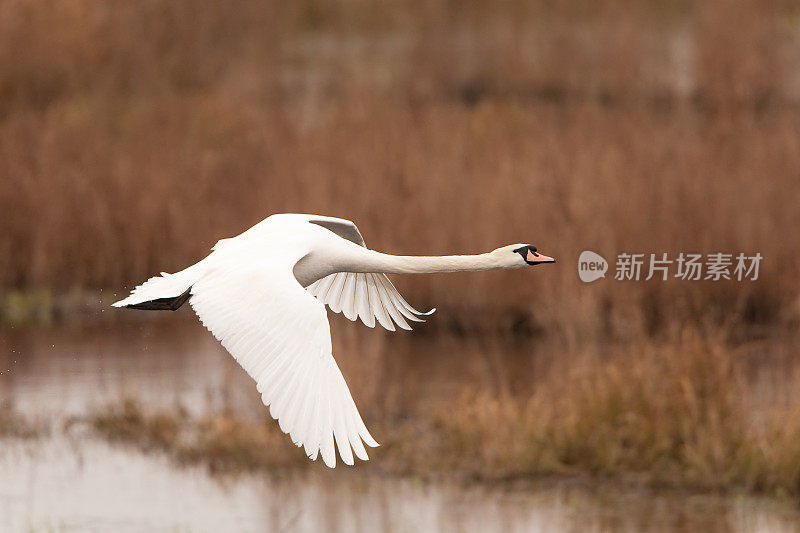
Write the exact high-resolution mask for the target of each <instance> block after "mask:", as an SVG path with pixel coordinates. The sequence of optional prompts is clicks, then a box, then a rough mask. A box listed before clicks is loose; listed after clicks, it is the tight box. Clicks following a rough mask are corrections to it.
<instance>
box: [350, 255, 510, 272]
mask: <svg viewBox="0 0 800 533" xmlns="http://www.w3.org/2000/svg"><path fill="white" fill-rule="evenodd" d="M364 252H365V253H363V254H360V255H361V257H359V258H358V260H357V261H355V262H353V264H352V265H351V267H352V268H353V270H352V271H353V272H382V273H384V274H427V273H436V272H472V271H477V270H495V269H499V268H508V267H507V266H506V265H503V264H501V263H500V262H499V261H498V260H497V257H496V255H494V254H492V253H491V252H489V253H485V254H477V255H442V256H411V255H390V254H384V253H380V252H375V251H373V250H364Z"/></svg>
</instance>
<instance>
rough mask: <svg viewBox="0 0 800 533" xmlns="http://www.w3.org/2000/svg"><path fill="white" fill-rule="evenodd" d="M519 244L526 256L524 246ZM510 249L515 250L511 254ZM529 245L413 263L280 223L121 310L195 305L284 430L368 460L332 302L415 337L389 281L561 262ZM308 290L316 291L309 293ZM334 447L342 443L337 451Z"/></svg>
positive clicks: (344, 228)
mask: <svg viewBox="0 0 800 533" xmlns="http://www.w3.org/2000/svg"><path fill="white" fill-rule="evenodd" d="M515 247H517V248H516V249H514V248H515ZM509 252H512V253H509ZM553 261H554V260H552V259H551V258H549V257H546V256H543V255H541V254H538V253H537V252H536V248H535V247H532V246H530V245H522V244H520V245H511V246H506V247H503V248H498V249H497V250H494V251H492V252H489V253H486V254H479V255H469V256H442V257H411V256H393V255H388V254H382V253H379V252H375V251H372V250H368V249H367V248H366V247H365V244H364V240H363V238H362V237H361V234H360V232H359V231H358V229H357V228H356V226H355V224H353V223H352V222H350V221H347V220H342V219H337V218H331V217H323V216H318V215H297V214H284V215H273V216H271V217H269V218H267V219H265V220H264V221H262V222H260V223H259V224H256V225H255V226H253V227H252V228H250V229H249V230H247V231H245V232H244V233H242V234H240V235H238V236H236V237H233V238H230V239H223V240H221V241H219V242H218V243H217V244H216V245H215V246H214V248H213V251H212V253H211V254H210V255H209V256H207V257H206V258H205V259H203V260H201V261H200V262H198V263H196V264H194V265H192V266H190V267H189V268H186V269H184V270H182V271H180V272H176V273H174V274H167V273H162V274H161V276H156V277H153V278H150V279H149V280H147V281H146V282H145V283H143V284H142V285H140V286H138V287H137V288H136V289H134V290H133V291H132V293H131V295H130V296H128V297H127V298H125V299H123V300H120V301H119V302H116V303H115V304H113V305H114V306H116V307H132V308H138V309H176V308H177V307H180V305H181V304H182V303H184V302H185V301H186V300H187V299H188V301H189V304H190V305H191V307H192V308H193V309H194V310H195V312H196V313H197V315H198V316H199V317H200V320H201V321H202V322H203V324H204V325H205V327H206V328H208V329H209V331H211V333H213V335H214V336H215V337H216V338H217V339H218V340H219V341H220V342H221V343H222V345H223V346H224V347H225V348H226V349H227V350H228V352H230V353H231V355H233V357H234V358H235V359H236V361H237V362H238V363H239V364H240V365H241V366H242V368H244V369H245V371H246V372H247V373H248V374H249V375H250V376H251V377H252V378H253V379H254V380H255V382H256V384H257V388H258V392H259V393H260V394H261V398H262V401H263V402H264V404H265V405H267V406H269V411H270V414H271V415H272V417H273V418H275V419H276V420H278V423H279V425H280V428H281V430H282V431H283V432H285V433H287V434H289V435H290V436H291V438H292V441H293V442H294V443H295V444H296V445H297V446H303V447H304V449H305V453H306V455H308V457H309V458H311V459H316V458H317V456H318V455H321V456H322V459H323V461H324V462H325V464H326V465H328V466H330V467H334V466H335V465H336V453H335V449H338V451H339V456H340V457H341V459H342V461H343V462H344V463H345V464H349V465H351V464H353V462H354V460H353V454H355V456H356V457H358V458H359V459H362V460H365V461H366V460H368V457H367V452H366V449H365V447H364V444H366V445H368V446H373V447H374V446H378V443H377V442H375V440H374V439H373V438H372V436H371V435H370V433H369V431H368V430H367V428H366V426H365V425H364V422H363V420H362V419H361V415H360V414H359V412H358V409H357V408H356V405H355V403H354V401H353V398H352V396H351V394H350V390H349V389H348V387H347V383H345V380H344V377H343V376H342V373H341V371H340V370H339V367H338V366H337V364H336V361H335V360H334V358H333V354H332V350H331V336H330V326H329V324H328V318H327V315H326V312H325V307H324V304H327V305H328V307H329V308H330V309H331V310H332V311H335V312H337V313H338V312H341V313H343V314H344V316H346V317H347V318H349V319H350V320H356V319H360V320H361V321H362V322H363V323H364V324H366V325H367V326H369V327H374V326H375V323H376V320H377V322H378V323H379V324H380V325H381V326H383V327H384V328H386V329H388V330H391V331H394V330H395V324H397V325H398V326H399V327H401V328H403V329H411V326H410V325H409V321H412V322H419V321H422V320H423V319H421V318H420V317H421V316H425V315H428V314H430V313H432V312H433V311H434V310H431V311H429V312H428V313H421V312H419V311H417V310H416V309H414V308H413V307H411V305H409V304H408V302H406V301H405V299H403V297H402V296H400V294H399V293H398V292H397V289H396V288H395V287H394V285H392V283H391V281H389V279H388V278H387V277H386V275H385V273H386V272H389V273H392V272H396V273H421V272H452V271H459V270H489V269H493V268H517V267H522V266H525V265H526V264H539V263H544V262H553ZM304 287H307V289H305V288H304ZM334 443H335V444H334Z"/></svg>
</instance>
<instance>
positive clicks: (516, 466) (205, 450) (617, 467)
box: [91, 332, 800, 496]
mask: <svg viewBox="0 0 800 533" xmlns="http://www.w3.org/2000/svg"><path fill="white" fill-rule="evenodd" d="M569 361H570V363H569V364H562V365H552V366H551V367H550V370H549V371H548V372H547V373H546V375H545V376H543V377H542V379H541V382H539V383H537V384H536V386H535V389H534V392H533V393H532V394H530V395H518V394H513V393H508V394H497V393H490V392H489V391H487V390H480V389H475V388H472V387H466V386H465V387H463V388H462V392H461V393H460V394H455V395H452V396H450V397H449V399H446V400H441V399H439V400H437V401H435V402H434V401H431V398H429V397H425V396H424V395H423V396H415V397H410V398H403V400H401V401H397V403H396V404H391V405H387V404H384V405H383V406H381V407H378V408H376V407H375V405H374V404H372V403H369V401H361V399H359V403H360V404H361V405H362V412H365V413H367V414H366V415H365V418H366V421H367V423H368V425H369V426H370V428H371V430H372V433H373V434H374V435H375V436H376V438H378V440H379V441H380V442H381V444H382V447H381V448H378V449H377V450H373V451H372V452H371V457H372V458H373V460H372V461H370V462H369V463H365V464H362V465H359V466H358V468H367V469H376V470H378V471H388V472H392V473H397V474H413V475H422V476H429V475H434V476H438V475H445V476H453V475H455V476H458V477H463V478H466V479H495V480H500V479H514V478H534V477H540V476H569V477H574V476H589V477H602V478H608V479H614V480H620V481H623V482H635V483H643V484H647V485H653V486H671V487H682V488H691V489H700V490H731V489H742V490H747V491H755V492H765V493H769V494H789V495H793V496H796V495H800V453H798V447H797V441H798V440H797V439H798V437H800V395H799V394H798V393H799V392H800V387H798V385H800V378H798V377H795V376H792V377H790V378H789V379H786V380H784V381H782V382H780V383H781V387H780V390H777V389H778V387H775V390H772V391H768V392H766V393H765V391H764V390H762V388H761V387H760V386H759V385H758V384H757V383H756V382H755V381H754V380H749V379H748V378H747V376H746V372H745V370H746V368H745V366H746V363H745V362H744V361H743V360H742V358H741V357H739V356H737V355H736V354H735V353H734V351H733V350H732V349H731V347H730V346H726V345H724V344H723V343H722V342H721V341H720V340H705V339H703V338H702V337H701V336H699V335H697V334H696V332H687V333H685V334H684V335H683V336H682V337H681V338H680V339H679V340H677V341H675V342H669V343H661V344H648V345H642V346H640V345H629V346H625V347H617V348H616V349H614V350H612V351H610V352H609V353H606V354H599V353H590V352H587V353H583V354H576V355H575V356H574V357H571V358H569ZM769 393H771V394H773V395H774V397H773V398H766V399H765V397H764V396H765V394H769ZM91 423H92V425H93V427H94V428H95V430H96V431H97V432H98V433H99V434H100V435H103V436H104V437H107V438H109V439H111V440H114V441H123V442H127V443H132V444H134V445H136V446H139V447H141V448H143V449H145V450H153V449H157V450H161V451H164V452H166V453H168V454H169V455H171V456H172V457H173V458H174V459H176V460H177V461H179V462H183V463H192V464H195V463H199V464H205V465H208V466H209V468H211V469H212V470H214V471H217V472H231V471H233V472H236V471H258V470H262V471H265V472H273V471H280V470H283V469H286V468H295V467H298V466H304V467H308V468H323V466H322V465H321V464H318V463H310V462H309V461H307V460H306V459H305V457H304V453H303V451H302V449H298V448H295V447H294V446H292V445H291V442H290V440H289V439H288V437H286V436H285V435H283V434H282V433H281V432H280V430H279V429H278V428H277V424H276V423H275V422H274V421H272V420H265V421H264V423H263V424H262V423H254V422H252V421H247V420H245V419H241V418H237V416H236V415H235V414H234V413H232V412H219V413H214V414H209V415H206V416H203V417H201V418H194V417H191V416H189V415H188V414H187V413H186V412H184V411H183V410H181V409H176V410H169V411H163V412H159V413H148V412H146V411H144V410H143V409H142V407H141V406H140V405H139V404H138V403H137V402H136V401H135V400H134V399H127V400H125V401H122V402H120V403H119V404H116V405H110V406H108V407H107V408H106V409H103V410H101V411H99V412H97V413H95V415H93V417H92V418H91Z"/></svg>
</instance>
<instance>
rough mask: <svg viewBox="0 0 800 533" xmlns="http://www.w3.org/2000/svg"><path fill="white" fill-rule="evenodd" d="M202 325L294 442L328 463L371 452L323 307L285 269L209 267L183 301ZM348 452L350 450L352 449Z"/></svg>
mask: <svg viewBox="0 0 800 533" xmlns="http://www.w3.org/2000/svg"><path fill="white" fill-rule="evenodd" d="M189 303H190V305H191V306H192V308H194V310H195V312H197V315H198V316H199V317H200V320H201V321H202V322H203V324H204V325H205V326H206V327H207V328H208V329H209V330H210V331H211V333H213V334H214V336H215V337H216V338H217V339H218V340H219V341H220V342H221V343H222V345H223V346H224V347H225V348H226V349H227V350H228V351H229V352H230V353H231V354H232V355H233V357H234V358H235V359H236V360H237V361H238V362H239V364H240V365H241V366H242V367H243V368H244V369H245V370H246V371H247V373H248V374H249V375H250V376H251V377H252V378H253V379H254V380H255V381H256V383H257V387H258V391H259V392H260V393H261V397H262V400H263V402H264V404H265V405H267V406H269V410H270V414H271V415H272V416H273V417H274V418H275V419H277V420H278V422H279V425H280V428H281V430H283V431H284V432H285V433H288V434H289V435H290V436H291V438H292V440H293V441H294V443H295V444H296V445H298V446H303V447H304V448H305V452H306V454H307V455H308V456H309V457H310V458H312V459H316V457H317V456H318V455H322V459H323V461H324V462H325V464H326V465H328V466H330V467H334V466H335V465H336V456H335V451H334V443H335V446H336V447H338V450H339V455H340V457H341V458H342V461H343V462H345V463H346V464H353V450H355V453H356V456H358V457H359V458H362V459H365V460H366V459H367V455H366V451H365V450H364V447H363V444H362V443H361V441H362V440H363V441H364V442H366V444H368V445H369V446H377V443H376V442H375V441H374V440H373V439H372V436H370V434H369V432H368V431H367V429H366V427H365V426H364V422H363V421H362V420H361V415H359V413H358V409H356V406H355V403H354V402H353V398H352V396H351V395H350V390H349V389H348V387H347V383H345V380H344V377H343V376H342V373H341V371H340V370H339V367H338V366H337V364H336V361H335V360H334V359H333V355H332V352H331V337H330V326H329V325H328V318H327V314H326V312H325V307H324V306H323V305H322V303H321V302H320V301H318V300H317V299H315V298H313V297H312V296H311V295H310V294H309V293H308V292H307V291H305V290H304V289H303V288H302V287H301V286H300V284H299V283H297V280H296V279H295V278H294V276H293V274H292V271H291V266H287V265H286V264H277V263H275V264H264V263H260V264H258V265H252V264H251V265H246V266H236V267H225V268H218V269H211V270H210V271H209V272H207V273H206V275H204V276H203V277H202V278H201V279H200V280H198V281H197V282H195V284H194V285H193V286H192V296H191V299H190V300H189ZM351 447H352V449H351Z"/></svg>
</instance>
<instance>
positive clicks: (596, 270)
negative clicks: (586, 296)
mask: <svg viewBox="0 0 800 533" xmlns="http://www.w3.org/2000/svg"><path fill="white" fill-rule="evenodd" d="M607 270H608V261H606V260H605V259H603V257H602V256H600V255H598V254H596V253H594V252H590V251H589V250H584V251H583V252H581V256H580V257H579V258H578V276H579V277H580V278H581V281H583V282H585V283H590V282H592V281H595V280H597V279H600V278H604V277H606V271H607Z"/></svg>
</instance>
